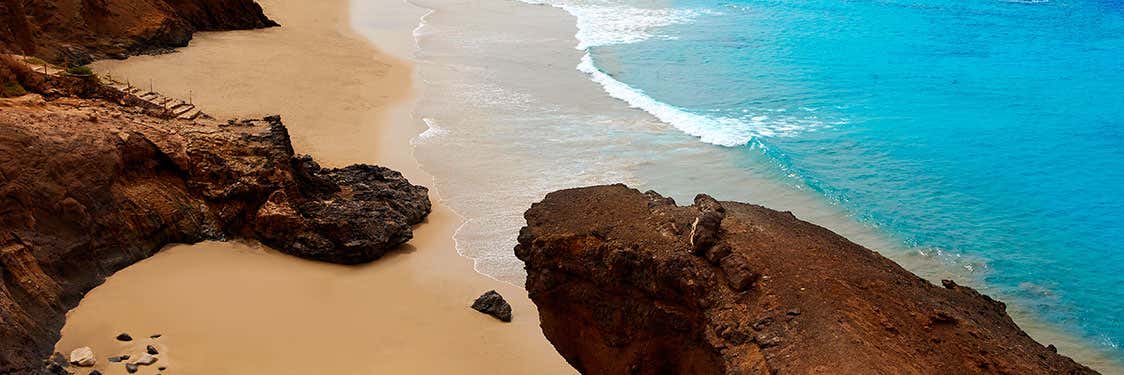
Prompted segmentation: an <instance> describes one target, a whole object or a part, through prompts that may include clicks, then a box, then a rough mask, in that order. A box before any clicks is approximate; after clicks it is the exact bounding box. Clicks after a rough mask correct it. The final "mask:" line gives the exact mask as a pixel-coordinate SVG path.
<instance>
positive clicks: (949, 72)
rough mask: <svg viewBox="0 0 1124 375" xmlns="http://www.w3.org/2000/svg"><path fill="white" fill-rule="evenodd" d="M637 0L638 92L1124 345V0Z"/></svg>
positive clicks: (619, 46)
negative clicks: (646, 26)
mask: <svg viewBox="0 0 1124 375" xmlns="http://www.w3.org/2000/svg"><path fill="white" fill-rule="evenodd" d="M645 3H646V4H643V5H635V6H642V7H644V8H647V9H648V10H655V11H657V12H655V13H652V14H649V13H651V12H648V13H645V12H633V13H635V14H636V15H645V14H649V15H654V16H656V17H665V21H666V20H674V22H671V21H668V22H664V23H662V24H661V23H660V22H659V21H652V20H651V19H649V20H647V21H643V22H648V23H649V24H654V25H655V26H652V27H651V28H650V29H643V28H640V29H637V28H629V27H623V30H626V31H633V32H636V31H637V30H640V31H642V32H646V33H647V34H649V35H646V36H644V37H638V38H634V39H632V40H618V41H613V42H607V43H601V44H600V45H598V43H590V44H592V46H589V47H590V48H589V50H590V54H591V56H592V57H593V64H594V65H596V67H597V69H599V70H600V71H601V72H604V73H605V74H608V76H611V77H612V78H613V79H615V80H617V81H620V82H623V83H625V84H627V85H629V86H631V87H632V88H635V89H637V90H642V91H643V94H644V95H646V97H644V98H641V99H636V98H633V100H641V101H642V102H643V101H644V100H651V99H654V101H658V103H656V104H652V103H641V105H640V106H641V107H645V109H648V110H649V111H650V112H653V113H654V114H656V115H657V116H658V117H661V118H662V119H665V120H666V121H668V122H671V123H674V124H675V125H676V126H677V127H680V128H682V129H684V130H685V131H687V132H689V133H692V134H694V135H698V136H701V139H700V141H707V142H711V143H716V144H722V145H725V146H730V149H729V151H730V152H740V153H744V154H745V157H746V159H747V160H749V159H761V156H760V154H761V153H762V152H764V153H765V154H766V157H767V158H768V160H770V161H771V163H772V164H773V166H772V168H777V169H778V170H780V171H781V173H779V175H782V176H788V177H787V178H794V179H799V180H800V181H801V183H803V184H806V185H807V186H809V187H811V188H812V189H813V190H815V191H817V192H819V193H822V194H823V195H824V196H825V197H826V199H828V200H829V201H831V202H833V203H835V204H838V205H839V206H840V207H842V208H843V209H845V210H846V211H847V212H849V213H850V214H851V215H853V216H854V217H856V218H857V219H859V220H862V221H864V222H865V223H868V224H869V225H872V226H876V227H878V228H879V229H880V230H883V231H885V232H886V233H887V234H888V235H889V236H892V237H893V238H895V239H899V240H900V241H902V242H903V243H904V244H906V245H907V246H909V247H910V248H913V249H916V250H917V251H923V252H926V253H931V254H937V253H939V254H943V255H945V256H947V257H948V258H949V259H956V258H959V257H964V258H965V259H973V261H971V262H964V263H962V264H955V263H953V264H951V266H954V267H970V268H972V272H973V274H974V275H978V277H979V278H980V279H981V281H982V282H983V283H985V284H986V285H989V286H991V287H993V288H994V290H997V291H998V292H999V294H1000V297H1001V298H1004V299H1007V300H1008V301H1009V302H1013V303H1016V304H1019V305H1020V306H1024V307H1027V308H1029V309H1031V310H1032V311H1033V312H1034V313H1035V315H1036V316H1038V317H1040V318H1041V319H1042V320H1045V321H1047V322H1050V323H1053V324H1054V325H1056V326H1057V327H1059V328H1061V329H1063V330H1064V331H1066V332H1069V333H1072V334H1074V335H1077V336H1079V337H1083V338H1085V339H1087V340H1088V341H1089V342H1091V343H1092V344H1093V345H1094V346H1097V347H1098V348H1100V349H1102V350H1105V351H1108V352H1109V353H1112V354H1111V355H1112V356H1114V357H1116V358H1117V359H1124V351H1122V350H1121V349H1120V348H1118V345H1121V344H1124V326H1122V325H1121V320H1124V2H1120V1H1097V0H1050V1H1038V2H1015V1H1000V0H927V1H922V0H890V1H845V0H808V1H777V0H764V1H710V0H688V1H673V2H657V3H656V4H654V5H653V4H651V2H645ZM667 10H673V11H676V12H678V13H675V12H672V13H666V12H664V11H667ZM661 12H662V13H661ZM602 13H607V14H617V15H618V16H619V15H621V14H626V15H630V16H634V15H632V14H633V13H629V12H617V13H612V12H602ZM637 17H638V16H637ZM676 17H678V18H676ZM638 19H639V18H638ZM594 21H596V19H594ZM606 24H607V23H606ZM587 26H588V25H587ZM612 31H614V30H608V31H607V32H612ZM616 31H618V32H619V31H620V30H616ZM579 37H581V34H579ZM610 91H611V90H610ZM618 94H619V93H618ZM621 95H626V96H627V94H620V95H617V96H621ZM636 95H639V93H636ZM626 99H627V98H626Z"/></svg>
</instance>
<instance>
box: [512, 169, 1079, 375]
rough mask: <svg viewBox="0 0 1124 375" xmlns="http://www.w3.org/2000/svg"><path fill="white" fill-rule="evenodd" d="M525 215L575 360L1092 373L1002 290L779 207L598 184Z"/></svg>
mask: <svg viewBox="0 0 1124 375" xmlns="http://www.w3.org/2000/svg"><path fill="white" fill-rule="evenodd" d="M525 217H526V219H527V227H525V228H523V230H522V231H521V232H520V235H519V245H518V246H517V247H516V248H515V251H516V255H517V256H518V257H519V259H522V260H523V261H524V262H525V263H526V269H527V274H528V277H527V290H528V291H529V293H530V297H531V299H532V300H533V301H534V302H535V304H536V305H538V309H539V313H540V319H541V324H542V329H543V332H544V333H545V334H546V337H547V338H548V339H550V341H551V342H552V343H553V344H554V346H555V347H556V348H557V349H558V350H559V352H561V353H562V355H563V356H564V357H565V358H566V360H567V361H569V362H570V364H572V365H573V366H574V367H575V368H577V369H578V370H580V371H582V372H583V373H588V374H770V373H782V374H784V373H798V374H808V373H823V374H851V373H863V374H970V373H996V374H1063V373H1068V374H1085V373H1095V372H1094V371H1093V370H1091V369H1089V368H1087V367H1084V366H1082V365H1080V364H1078V363H1076V362H1074V361H1073V360H1071V359H1069V358H1067V357H1064V356H1062V355H1058V354H1057V353H1055V352H1054V351H1052V350H1050V349H1049V348H1048V347H1046V346H1043V345H1041V344H1039V343H1037V342H1035V341H1034V340H1033V339H1031V338H1030V337H1029V336H1027V334H1026V333H1024V332H1023V331H1022V330H1020V329H1019V327H1018V326H1016V325H1015V323H1014V322H1013V321H1012V320H1011V318H1010V317H1009V316H1008V315H1007V313H1006V311H1005V309H1006V306H1005V305H1004V304H1003V303H1001V302H998V301H995V300H993V299H991V298H989V297H987V296H985V295H982V294H980V293H978V292H976V291H975V290H972V289H970V288H967V287H962V286H958V285H956V284H955V283H953V282H951V281H946V282H945V283H944V286H943V287H940V286H935V285H933V284H932V283H930V282H928V281H926V280H923V279H921V278H919V277H917V276H915V275H913V274H911V273H909V272H908V271H906V270H904V269H903V268H901V267H900V266H898V265H897V264H895V263H894V262H892V261H890V260H889V259H886V258H884V257H882V256H880V255H878V254H877V253H875V252H873V251H870V250H868V249H866V248H863V247H861V246H859V245H856V244H854V243H852V242H850V241H847V240H846V239H845V238H843V237H840V236H839V235H836V234H834V233H832V232H830V231H828V230H827V229H824V228H821V227H818V226H816V225H813V224H810V223H807V222H803V221H800V220H798V219H796V217H794V216H793V215H792V214H790V213H785V212H777V211H773V210H770V209H767V208H764V207H760V206H755V205H749V204H743V203H736V202H721V203H718V202H717V201H713V200H712V199H709V197H705V196H700V197H699V198H698V199H696V201H695V204H694V205H691V206H684V207H680V206H676V205H675V204H674V202H673V201H671V200H670V199H667V198H664V197H661V196H659V195H658V194H655V193H651V192H649V193H647V194H645V193H641V192H639V191H636V190H633V189H629V188H627V187H625V186H623V185H614V186H600V187H591V188H582V189H573V190H563V191H558V192H554V193H551V194H549V195H547V197H546V198H545V199H544V200H543V201H542V202H541V203H537V204H535V205H533V206H532V207H531V209H530V210H528V211H527V213H526V215H525ZM707 223H710V224H716V225H715V226H713V227H711V226H709V225H708V224H707ZM712 229H713V231H712ZM700 231H701V232H700ZM712 235H713V236H712Z"/></svg>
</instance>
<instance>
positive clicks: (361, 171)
mask: <svg viewBox="0 0 1124 375" xmlns="http://www.w3.org/2000/svg"><path fill="white" fill-rule="evenodd" d="M429 209H430V206H429V200H428V197H427V190H426V189H425V188H424V187H421V186H414V185H411V184H410V183H409V182H407V181H406V180H405V179H404V178H403V177H402V176H401V175H400V174H398V173H397V172H394V171H391V170H388V169H385V168H380V167H375V166H369V165H354V166H349V167H345V168H338V169H334V168H321V167H320V166H318V165H317V164H316V163H315V162H314V161H313V160H312V159H311V158H310V157H307V156H297V155H295V154H294V151H293V148H292V146H291V143H290V141H289V134H288V132H287V131H286V129H285V127H284V125H282V123H281V120H280V118H278V117H268V118H265V119H260V120H247V121H230V122H217V121H194V122H193V121H182V120H169V119H166V118H160V117H155V116H152V115H149V114H146V113H145V110H144V109H141V108H137V107H128V106H120V105H118V104H116V103H111V102H109V101H105V100H87V99H73V98H68V97H63V98H59V99H56V100H53V101H44V100H43V99H42V98H41V97H39V96H37V95H27V96H23V97H19V98H15V99H0V374H7V373H27V372H30V371H38V370H39V369H41V367H42V363H41V360H42V359H43V358H46V357H47V355H48V354H50V351H51V349H52V347H53V346H54V343H55V341H56V340H57V339H58V330H59V329H60V328H61V327H62V324H63V319H64V314H65V312H66V311H67V310H69V309H70V308H72V307H74V306H75V305H76V304H77V303H78V301H79V299H80V298H81V297H82V295H83V294H84V293H85V292H86V291H88V290H90V289H91V288H93V287H94V286H96V285H98V284H100V283H101V282H102V281H103V280H104V278H105V277H106V276H109V275H110V274H112V273H113V272H115V271H117V270H119V269H121V268H123V267H125V266H128V265H130V264H132V263H134V262H136V261H138V260H141V259H143V258H145V257H148V256H151V255H152V254H154V253H155V252H156V251H158V250H159V249H160V248H161V247H162V246H164V245H165V244H168V243H190V242H197V241H202V240H211V239H216V240H221V239H228V238H232V237H246V238H255V239H259V240H261V241H262V242H263V243H266V244H268V245H271V246H273V247H275V248H277V249H278V250H280V251H283V252H286V253H290V254H294V255H298V256H302V257H308V258H312V259H317V260H323V261H329V262H337V263H348V264H351V263H359V262H365V261H370V260H373V259H375V258H378V257H379V256H381V255H382V254H383V253H385V252H386V251H387V250H389V249H391V248H393V247H395V246H396V245H399V244H401V243H403V242H405V241H406V240H408V239H410V237H411V225H412V224H416V223H418V222H420V221H421V220H423V218H424V217H425V216H426V215H427V214H428V213H429Z"/></svg>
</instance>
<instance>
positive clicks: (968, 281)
mask: <svg viewBox="0 0 1124 375" xmlns="http://www.w3.org/2000/svg"><path fill="white" fill-rule="evenodd" d="M437 3H440V2H437ZM513 3H514V4H517V5H515V6H512V7H510V8H518V7H520V6H527V5H528V4H531V3H528V2H523V1H516V2H513ZM457 5H460V4H459V3H458V4H457ZM538 5H548V6H547V7H544V8H550V9H552V10H554V11H556V13H557V14H558V15H559V16H565V17H569V19H567V20H566V21H567V22H568V23H569V25H568V27H570V28H575V29H567V31H566V32H567V33H568V34H567V36H573V35H574V34H573V33H574V32H577V33H578V34H581V33H582V30H581V24H582V22H581V21H580V20H578V21H577V22H575V19H576V18H577V17H578V15H576V14H574V13H573V12H570V11H568V10H566V9H565V7H563V6H558V5H555V4H538ZM454 6H455V5H454ZM485 8H487V11H490V12H494V13H497V14H503V11H506V10H508V8H509V7H485ZM497 9H499V10H497ZM473 11H479V10H476V9H473ZM469 13H472V12H469ZM539 13H546V12H539ZM536 14H538V13H536ZM450 18H453V21H454V22H455V21H456V20H459V18H456V17H450V16H448V15H444V17H440V18H438V22H437V23H439V24H440V23H441V22H440V21H445V23H444V24H440V25H439V27H438V30H437V32H436V33H435V34H434V35H432V38H433V39H440V38H442V37H443V36H445V35H442V33H447V32H449V31H450V30H455V31H456V32H462V31H464V30H461V29H460V28H452V29H451V28H450V24H449V19H450ZM575 24H577V25H575ZM454 25H455V24H454ZM466 29H471V30H469V32H477V33H475V34H471V36H472V37H474V38H477V39H487V38H488V37H496V36H495V35H494V34H489V33H488V32H494V31H495V30H492V29H490V28H489V29H487V30H486V31H480V30H477V29H475V28H472V27H468V28H466ZM452 34H456V33H452ZM458 36H459V35H458ZM497 38H498V37H497ZM532 38H536V40H546V38H545V37H544V36H542V35H540V34H535V35H534V36H533V37H532ZM445 39H447V38H445ZM574 42H575V43H577V45H578V46H579V47H580V46H581V45H583V43H585V42H583V41H581V40H580V38H578V40H574ZM434 43H435V44H440V43H442V41H435V42H434ZM497 44H498V43H497ZM512 46H517V45H516V44H514V43H512ZM573 46H574V45H573V44H570V45H567V46H566V47H567V48H572V47H573ZM439 47H445V50H442V51H439V52H438V56H442V57H444V55H445V54H451V53H465V55H464V56H461V55H456V58H460V57H466V58H467V59H478V58H479V57H478V56H473V55H469V53H472V52H476V50H468V49H465V50H460V49H457V50H452V52H450V50H451V49H450V48H448V47H449V46H448V45H443V44H442V45H439ZM573 49H575V50H577V51H580V52H581V53H580V54H585V55H588V51H586V50H583V49H581V48H573ZM466 51H467V52H466ZM489 52H494V51H489ZM485 54H486V53H485ZM493 55H494V53H493ZM456 58H453V59H452V60H454V61H452V62H453V63H456V62H457V61H455V60H456ZM434 60H440V61H439V62H441V63H449V62H450V61H448V60H449V59H439V58H435V59H434ZM497 60H500V61H497ZM508 61H515V62H518V63H519V65H521V66H532V67H535V66H542V65H545V66H548V67H552V66H551V65H549V64H550V63H549V62H547V63H542V62H541V61H538V60H535V61H531V62H530V63H529V62H527V61H525V60H514V59H513V58H512V56H508V55H504V57H503V58H502V59H494V60H486V62H492V63H496V66H501V67H502V65H500V64H503V63H506V62H508ZM566 61H569V60H566ZM478 62H479V61H475V60H473V61H472V63H478ZM579 63H580V62H579V61H573V64H574V65H578V64H579ZM568 64H569V62H564V63H561V64H560V65H568ZM480 65H482V66H488V64H486V63H485V64H480ZM574 65H569V66H566V68H565V69H566V71H569V72H574V71H578V72H582V74H583V76H582V77H581V78H582V81H583V83H584V84H586V86H592V87H596V88H597V91H598V95H597V96H598V97H597V98H595V99H596V100H598V101H599V103H598V105H600V102H603V101H602V100H600V99H602V97H603V98H605V99H609V100H611V101H613V102H614V103H617V102H619V103H620V104H622V105H621V106H628V104H629V103H627V102H626V101H623V100H621V99H618V98H615V97H614V96H615V95H612V93H610V92H606V91H605V90H604V87H603V85H600V84H599V83H600V82H597V81H596V80H591V79H590V77H588V76H586V74H588V73H590V72H588V71H584V70H582V69H581V65H578V66H577V69H575V68H574ZM472 68H478V67H476V66H473V67H472ZM552 68H553V67H552ZM501 70H502V69H501ZM528 70H532V69H528ZM504 71H505V72H507V71H506V70H504ZM509 73H510V72H509ZM540 74H542V75H543V76H551V77H554V76H561V75H562V74H566V73H565V72H562V71H561V70H558V69H553V70H550V71H544V72H542V73H540ZM442 78H446V77H442ZM565 78H566V79H569V78H570V76H565ZM442 83H445V84H446V85H447V86H449V87H456V86H455V85H456V84H464V83H465V82H462V81H453V80H450V82H442ZM469 83H476V82H472V81H469ZM483 83H484V84H483V85H481V86H485V87H487V85H486V84H487V83H491V81H484V82H483ZM552 83H558V80H557V79H556V80H554V81H552ZM566 83H569V81H567V82H566ZM519 88H523V89H526V88H525V87H519ZM562 90H566V88H563V89H562ZM445 91H449V90H448V89H446V90H445ZM582 93H584V92H582ZM513 95H514V94H513ZM579 95H580V94H579ZM653 100H655V99H653ZM442 104H446V103H442ZM473 104H475V103H473ZM536 104H538V103H536ZM551 104H553V103H551ZM567 104H568V103H567ZM605 107H606V108H608V107H612V106H605ZM618 107H620V106H618ZM597 108H598V109H600V108H601V107H600V106H598V107H597ZM431 109H432V108H431ZM613 109H615V108H613ZM634 110H635V111H636V112H642V113H643V115H642V116H636V117H651V118H658V117H659V116H657V115H655V114H652V113H650V112H647V111H643V110H641V109H634ZM591 111H595V110H591ZM426 113H427V116H428V115H429V114H430V113H429V112H426ZM484 117H486V116H484ZM504 119H505V118H504ZM438 120H440V121H439V123H440V124H441V125H442V126H443V127H445V126H446V125H447V124H446V123H445V122H444V120H445V118H439V119H438ZM489 120H490V118H489ZM618 122H619V123H628V121H627V120H626V121H618ZM504 123H508V122H504ZM459 125H460V124H455V125H454V126H451V127H449V128H448V129H452V130H453V131H454V132H455V131H456V130H457V128H458V126H459ZM622 127H627V126H622ZM446 130H447V129H446ZM462 130H463V129H462ZM469 130H470V131H480V129H479V128H470V129H469ZM628 130H631V129H628ZM659 130H664V131H667V130H669V131H673V132H675V133H676V134H675V135H673V136H671V137H674V138H690V140H691V141H693V143H700V142H698V140H699V139H698V138H697V137H695V136H693V135H689V134H687V133H684V131H683V130H682V129H679V128H678V127H677V126H674V125H672V124H667V123H666V122H665V123H663V124H662V126H661V127H660V129H659ZM680 133H684V134H680ZM451 138H455V139H456V140H461V141H465V140H464V139H463V138H462V137H456V136H453V137H451ZM546 138H547V139H549V138H550V137H546ZM625 138H627V137H625ZM456 140H454V141H446V142H445V143H443V144H441V146H446V147H447V146H449V145H450V144H452V143H455V142H456ZM678 141H679V140H676V142H678ZM501 142H502V141H501ZM465 143H467V144H473V140H472V139H469V140H467V141H465ZM694 146H697V145H692V147H694ZM703 147H711V145H702V146H701V147H699V148H703ZM430 154H432V152H430ZM420 157H422V158H425V157H427V155H424V154H423V155H420ZM428 157H430V158H431V159H432V158H433V156H432V155H428ZM435 165H437V164H435ZM443 167H444V168H445V169H446V170H445V171H444V172H445V173H444V174H441V173H438V175H439V177H441V178H443V179H446V181H445V182H444V184H445V185H446V186H449V185H452V186H454V187H455V186H457V185H458V184H459V185H460V186H464V185H465V181H469V182H471V181H473V179H472V178H474V177H475V176H469V177H465V176H454V177H450V176H451V175H453V174H455V172H453V173H450V171H449V169H450V168H449V166H447V165H446V166H443ZM663 168H665V169H674V166H671V165H669V166H664V167H663ZM453 169H455V168H453ZM462 169H463V168H462ZM618 172H620V170H618ZM704 176H705V174H704ZM766 177H768V176H766ZM458 178H459V179H460V180H459V181H457V182H450V181H453V180H457V179H458ZM649 180H650V179H649ZM747 180H748V179H747ZM666 181H672V183H675V182H678V181H676V180H674V179H670V178H668V179H665V181H663V182H666ZM645 182H649V183H650V181H645ZM659 182H660V181H657V183H650V184H649V185H644V183H637V184H638V185H641V186H642V187H641V189H642V190H643V189H649V188H651V189H655V190H658V191H666V190H667V189H668V188H667V187H666V186H662V185H661V184H660V183H659ZM734 185H737V184H734ZM778 185H780V184H778ZM435 186H441V183H438V184H435ZM786 187H788V188H790V189H791V187H789V186H786ZM454 190H456V189H454ZM460 190H465V189H460ZM549 190H550V189H548V191H549ZM791 190H795V189H791ZM770 192H773V191H765V193H770ZM456 193H457V192H453V195H454V196H455V195H456ZM708 193H714V194H716V193H717V192H714V191H708ZM671 194H673V195H674V194H675V192H672V193H671ZM783 194H791V195H797V194H798V193H792V192H788V191H785V192H781V193H780V194H778V195H783ZM460 195H461V196H460V198H463V197H464V195H465V194H464V192H463V191H462V192H460ZM716 196H718V195H717V194H716ZM748 196H749V198H747V197H745V196H742V195H736V194H729V192H726V194H724V195H722V196H720V197H719V198H721V199H729V200H748V201H752V202H754V203H759V204H764V205H766V206H770V207H774V208H778V209H782V210H793V211H795V212H796V214H797V215H798V217H800V218H802V219H805V220H809V221H813V222H816V223H817V224H820V225H824V226H826V227H828V228H830V229H832V230H833V231H835V232H837V233H840V234H842V235H844V236H845V237H847V238H848V239H850V240H852V241H856V242H859V243H861V244H863V245H865V246H867V247H869V248H872V249H880V250H882V251H883V254H884V255H887V256H889V257H891V258H893V259H894V261H895V262H897V263H898V264H900V265H902V266H903V267H906V268H908V269H909V270H911V271H912V272H915V273H917V274H918V275H923V276H925V277H926V279H928V280H930V281H931V282H933V283H935V284H936V283H938V282H939V280H940V279H943V278H949V279H955V280H957V281H959V282H962V283H963V284H965V285H970V286H973V287H979V289H981V291H986V292H987V293H989V294H992V295H995V294H996V290H995V289H993V288H988V287H987V285H986V284H983V283H982V281H981V279H980V278H978V277H974V276H973V275H970V274H967V273H964V272H956V271H962V270H950V268H953V267H954V266H950V265H949V264H947V263H944V262H945V261H946V260H945V259H940V258H938V257H934V256H930V255H921V254H916V253H913V252H909V251H908V249H904V248H903V247H902V246H900V243H899V242H897V241H896V240H895V239H894V238H893V237H892V235H891V234H887V233H883V232H880V231H877V230H875V229H874V228H870V227H868V226H866V225H865V224H862V223H860V222H858V221H857V220H853V219H852V218H850V217H849V216H846V215H844V214H840V213H839V212H838V211H839V210H837V209H835V208H834V207H831V205H830V204H829V203H827V202H823V201H822V200H823V197H822V196H819V195H813V194H807V196H808V197H810V198H809V199H806V200H802V199H801V198H792V197H788V198H784V197H782V198H779V199H775V197H769V196H763V195H760V194H756V195H755V194H753V193H749V194H748ZM675 198H676V199H677V200H680V201H683V199H680V198H689V196H675ZM786 200H787V203H793V202H795V203H796V204H795V205H794V204H787V205H785V204H777V203H783V202H785V201H786ZM461 201H463V199H461ZM461 201H457V200H454V201H453V202H452V204H453V205H460V206H464V205H465V204H464V203H463V202H461ZM770 203H772V204H770ZM801 203H808V204H806V206H811V207H802V205H801ZM824 207H826V208H824ZM477 211H480V210H477ZM464 212H466V213H467V215H466V216H468V217H469V218H470V220H473V218H477V219H480V221H481V222H484V221H488V220H491V219H493V218H492V217H490V216H487V215H483V216H482V215H480V212H473V211H471V210H466V211H464ZM486 213H490V212H485V214H486ZM464 229H465V230H466V231H475V232H476V233H468V234H466V236H465V237H470V238H468V240H470V241H477V240H479V238H471V236H473V235H476V236H479V235H480V233H479V232H480V228H476V227H471V226H465V227H464ZM458 250H460V249H459V248H458ZM469 250H471V251H475V252H477V254H465V255H466V256H469V257H472V258H473V259H477V260H478V261H477V264H480V261H479V260H481V259H483V260H485V261H490V260H489V259H487V255H488V254H487V253H484V254H480V253H479V252H480V251H481V250H480V249H479V245H477V246H475V247H474V248H472V249H469ZM481 255H484V257H481ZM492 268H493V269H492V271H493V272H494V271H496V269H498V268H497V267H495V266H494V265H493V267H492ZM498 274H500V275H505V276H506V274H503V273H502V271H501V272H500V273H498ZM989 289H990V290H989ZM997 297H1002V296H997ZM1000 299H1001V300H1004V301H1008V300H1010V298H1000ZM1010 310H1011V314H1012V315H1013V316H1014V318H1015V319H1016V321H1018V322H1019V323H1021V324H1022V326H1023V327H1024V328H1025V329H1026V330H1027V331H1029V332H1032V334H1033V335H1034V336H1035V337H1037V338H1039V339H1040V340H1041V342H1042V343H1044V344H1050V343H1052V344H1055V345H1057V346H1058V347H1059V348H1060V349H1061V350H1062V352H1064V353H1066V354H1068V355H1072V356H1074V357H1075V358H1078V359H1080V360H1081V362H1082V363H1085V364H1088V365H1090V366H1096V367H1098V368H1102V369H1104V370H1105V371H1107V372H1112V371H1115V369H1119V368H1121V367H1120V366H1119V365H1118V363H1117V361H1116V360H1115V359H1114V358H1112V357H1111V355H1109V354H1107V353H1105V352H1104V351H1102V350H1100V349H1098V348H1097V347H1095V346H1094V344H1093V343H1092V342H1089V341H1088V339H1087V338H1084V337H1082V336H1080V335H1079V334H1075V333H1071V332H1066V331H1062V330H1061V329H1060V328H1058V327H1056V326H1054V325H1053V324H1051V323H1048V322H1046V321H1043V320H1041V319H1036V317H1035V316H1034V315H1031V312H1030V311H1028V309H1026V308H1023V307H1021V306H1018V305H1014V306H1011V309H1010Z"/></svg>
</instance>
